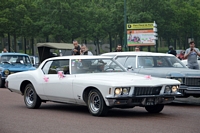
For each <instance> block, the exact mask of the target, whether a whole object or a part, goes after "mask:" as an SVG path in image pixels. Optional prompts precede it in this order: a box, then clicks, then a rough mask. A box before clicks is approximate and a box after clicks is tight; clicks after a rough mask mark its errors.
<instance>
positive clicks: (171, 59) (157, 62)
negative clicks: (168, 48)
mask: <svg viewBox="0 0 200 133" xmlns="http://www.w3.org/2000/svg"><path fill="white" fill-rule="evenodd" d="M148 67H179V68H184V67H185V66H184V65H183V64H182V63H181V62H180V61H179V60H178V59H177V58H176V57H175V56H139V57H138V68H148Z"/></svg>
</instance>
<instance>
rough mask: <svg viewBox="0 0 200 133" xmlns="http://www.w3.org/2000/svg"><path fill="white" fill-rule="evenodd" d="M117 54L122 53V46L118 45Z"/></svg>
mask: <svg viewBox="0 0 200 133" xmlns="http://www.w3.org/2000/svg"><path fill="white" fill-rule="evenodd" d="M115 52H122V46H121V45H120V44H118V45H117V48H116V50H115Z"/></svg>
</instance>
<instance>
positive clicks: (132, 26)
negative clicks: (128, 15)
mask: <svg viewBox="0 0 200 133" xmlns="http://www.w3.org/2000/svg"><path fill="white" fill-rule="evenodd" d="M153 28H154V26H153V23H133V24H127V30H132V29H134V30H135V29H153Z"/></svg>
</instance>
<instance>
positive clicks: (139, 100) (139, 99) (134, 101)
mask: <svg viewBox="0 0 200 133" xmlns="http://www.w3.org/2000/svg"><path fill="white" fill-rule="evenodd" d="M142 100H143V98H137V99H132V103H136V104H137V103H138V104H139V103H141V102H142Z"/></svg>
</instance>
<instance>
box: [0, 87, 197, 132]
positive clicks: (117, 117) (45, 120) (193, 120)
mask: <svg viewBox="0 0 200 133" xmlns="http://www.w3.org/2000/svg"><path fill="white" fill-rule="evenodd" d="M190 100H192V99H190ZM197 101H198V100H197ZM188 103H189V102H188ZM188 103H187V104H182V103H176V104H170V105H167V106H165V108H164V110H163V111H162V113H160V114H153V115H152V114H149V113H147V112H146V110H145V109H144V108H141V107H136V108H133V109H112V110H110V111H109V114H108V116H107V117H94V116H91V115H90V114H89V112H88V109H87V107H84V106H75V105H67V104H59V103H51V102H49V103H44V104H42V106H41V107H40V109H27V108H26V107H25V105H24V102H23V97H22V96H21V95H19V94H16V93H13V92H10V91H9V90H7V89H0V133H200V121H199V120H200V111H199V110H200V104H197V103H192V101H191V102H190V104H188Z"/></svg>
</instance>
